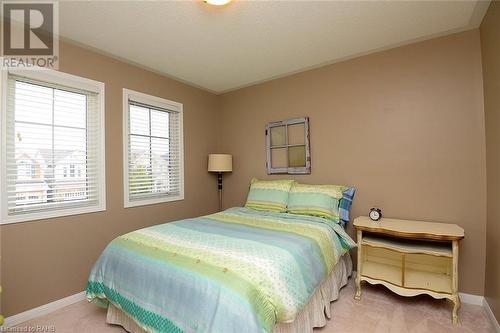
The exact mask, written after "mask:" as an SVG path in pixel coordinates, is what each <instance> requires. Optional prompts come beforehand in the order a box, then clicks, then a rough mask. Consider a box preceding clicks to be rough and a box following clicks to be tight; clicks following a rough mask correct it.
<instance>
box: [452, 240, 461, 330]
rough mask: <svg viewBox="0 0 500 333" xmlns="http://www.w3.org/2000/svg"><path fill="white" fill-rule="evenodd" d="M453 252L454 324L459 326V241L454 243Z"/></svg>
mask: <svg viewBox="0 0 500 333" xmlns="http://www.w3.org/2000/svg"><path fill="white" fill-rule="evenodd" d="M452 251H453V276H452V292H453V315H452V316H453V324H454V325H459V324H460V319H459V318H458V309H460V296H458V241H453V243H452Z"/></svg>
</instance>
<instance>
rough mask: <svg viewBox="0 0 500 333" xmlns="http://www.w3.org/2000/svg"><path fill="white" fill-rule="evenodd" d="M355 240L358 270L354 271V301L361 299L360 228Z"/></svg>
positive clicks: (361, 233)
mask: <svg viewBox="0 0 500 333" xmlns="http://www.w3.org/2000/svg"><path fill="white" fill-rule="evenodd" d="M356 234H357V240H358V271H357V272H356V295H355V296H354V299H355V300H356V301H359V300H361V271H362V269H363V267H362V265H363V260H362V256H363V253H362V247H361V239H362V237H363V232H362V231H361V230H358V231H357V233H356Z"/></svg>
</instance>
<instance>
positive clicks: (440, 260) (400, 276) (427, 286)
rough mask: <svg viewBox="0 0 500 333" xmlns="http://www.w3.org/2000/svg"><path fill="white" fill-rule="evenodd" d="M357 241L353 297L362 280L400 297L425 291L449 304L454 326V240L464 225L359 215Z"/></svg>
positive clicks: (456, 303)
mask: <svg viewBox="0 0 500 333" xmlns="http://www.w3.org/2000/svg"><path fill="white" fill-rule="evenodd" d="M354 227H355V228H356V233H357V242H358V268H357V271H358V274H357V275H356V296H355V297H354V298H355V299H356V300H359V299H361V282H362V281H366V282H368V283H370V284H381V285H384V286H385V287H387V288H388V289H389V290H391V291H393V292H394V293H396V294H398V295H401V296H416V295H420V294H427V295H430V296H432V297H434V298H437V299H441V298H447V299H449V300H451V301H452V302H453V304H454V307H453V313H452V318H453V323H454V324H458V322H459V319H458V309H459V307H460V297H459V295H458V244H459V241H460V240H461V239H462V238H464V229H462V228H461V227H459V226H458V225H456V224H446V223H431V222H421V221H409V220H397V219H387V218H382V219H381V220H380V221H378V222H374V221H372V220H371V219H370V218H369V217H366V216H362V217H358V218H356V219H355V220H354Z"/></svg>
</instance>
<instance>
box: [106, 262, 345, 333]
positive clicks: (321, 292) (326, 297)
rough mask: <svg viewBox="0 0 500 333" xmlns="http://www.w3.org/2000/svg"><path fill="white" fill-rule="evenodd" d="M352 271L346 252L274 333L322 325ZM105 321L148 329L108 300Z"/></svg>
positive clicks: (140, 332) (137, 332)
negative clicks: (293, 317)
mask: <svg viewBox="0 0 500 333" xmlns="http://www.w3.org/2000/svg"><path fill="white" fill-rule="evenodd" d="M351 273H352V261H351V256H350V254H349V252H347V253H346V254H345V255H343V256H342V257H341V258H340V260H339V262H338V263H337V265H335V267H334V269H333V271H332V273H331V274H330V276H329V277H328V279H327V280H325V281H324V282H323V283H322V285H321V286H320V287H319V288H318V289H317V290H316V292H315V293H314V295H313V296H312V297H311V299H310V300H309V302H308V303H307V304H306V305H305V306H304V308H303V309H302V311H300V313H299V314H298V315H297V317H296V318H295V320H294V321H293V322H291V323H278V324H276V326H275V327H274V330H273V333H312V332H313V328H315V327H323V326H325V325H326V319H327V318H328V319H330V318H331V313H330V303H331V302H333V301H335V300H336V299H338V298H339V291H340V288H342V287H343V286H345V285H346V284H347V279H348V278H349V276H350V275H351ZM106 322H107V323H109V324H114V325H120V326H122V327H123V328H124V329H125V330H127V331H128V332H131V333H146V332H149V331H148V330H146V329H144V328H142V327H141V326H139V325H138V324H137V323H136V322H135V321H134V320H133V319H131V318H130V317H129V316H127V315H126V314H125V313H124V312H123V311H121V310H120V309H119V308H117V307H115V306H114V305H112V304H111V303H110V304H109V307H108V314H107V316H106Z"/></svg>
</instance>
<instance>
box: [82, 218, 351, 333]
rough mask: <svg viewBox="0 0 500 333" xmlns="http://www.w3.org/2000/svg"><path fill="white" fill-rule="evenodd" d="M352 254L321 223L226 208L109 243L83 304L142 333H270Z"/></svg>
mask: <svg viewBox="0 0 500 333" xmlns="http://www.w3.org/2000/svg"><path fill="white" fill-rule="evenodd" d="M354 246H355V243H354V242H353V241H352V239H351V238H350V237H349V236H348V235H347V234H346V233H345V231H344V230H343V229H342V227H340V226H339V225H338V224H337V223H334V222H332V221H328V220H327V219H323V218H317V217H311V216H302V215H292V214H286V213H272V212H265V211H257V210H254V209H250V208H231V209H228V210H226V211H224V212H221V213H217V214H213V215H208V216H203V217H199V218H194V219H187V220H182V221H177V222H171V223H165V224H162V225H157V226H153V227H149V228H145V229H141V230H137V231H134V232H131V233H128V234H126V235H123V236H120V237H118V238H116V239H115V240H113V241H112V242H111V243H110V244H109V245H108V246H107V247H106V249H105V250H104V252H103V253H102V255H101V257H100V258H99V259H98V261H97V262H96V264H95V265H94V268H93V269H92V272H91V273H90V277H89V281H88V285H87V299H88V300H89V301H91V302H95V303H97V304H100V305H102V306H107V305H108V304H109V303H112V304H113V305H115V306H116V307H118V308H120V309H121V310H122V311H124V312H125V313H126V314H127V315H128V316H130V317H131V318H132V319H133V320H134V321H135V322H136V323H137V324H139V325H140V326H141V327H143V328H144V329H145V330H146V331H149V332H172V333H174V332H175V333H180V332H186V333H189V332H200V333H233V332H234V333H236V332H237V333H257V332H262V333H263V332H268V333H269V332H272V330H273V327H274V325H275V324H276V323H279V322H290V321H293V320H294V318H295V316H296V315H297V313H298V312H300V310H301V309H302V308H303V306H304V305H305V304H306V303H307V301H308V299H309V298H310V297H311V296H312V294H313V293H314V291H315V290H316V288H317V287H318V286H319V285H320V284H321V282H322V281H324V280H325V279H326V278H327V276H328V275H329V274H330V272H331V271H332V269H333V267H334V266H335V264H336V263H337V262H338V260H339V258H340V256H341V255H343V254H344V253H345V252H347V251H348V250H349V249H351V248H352V247H354Z"/></svg>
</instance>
